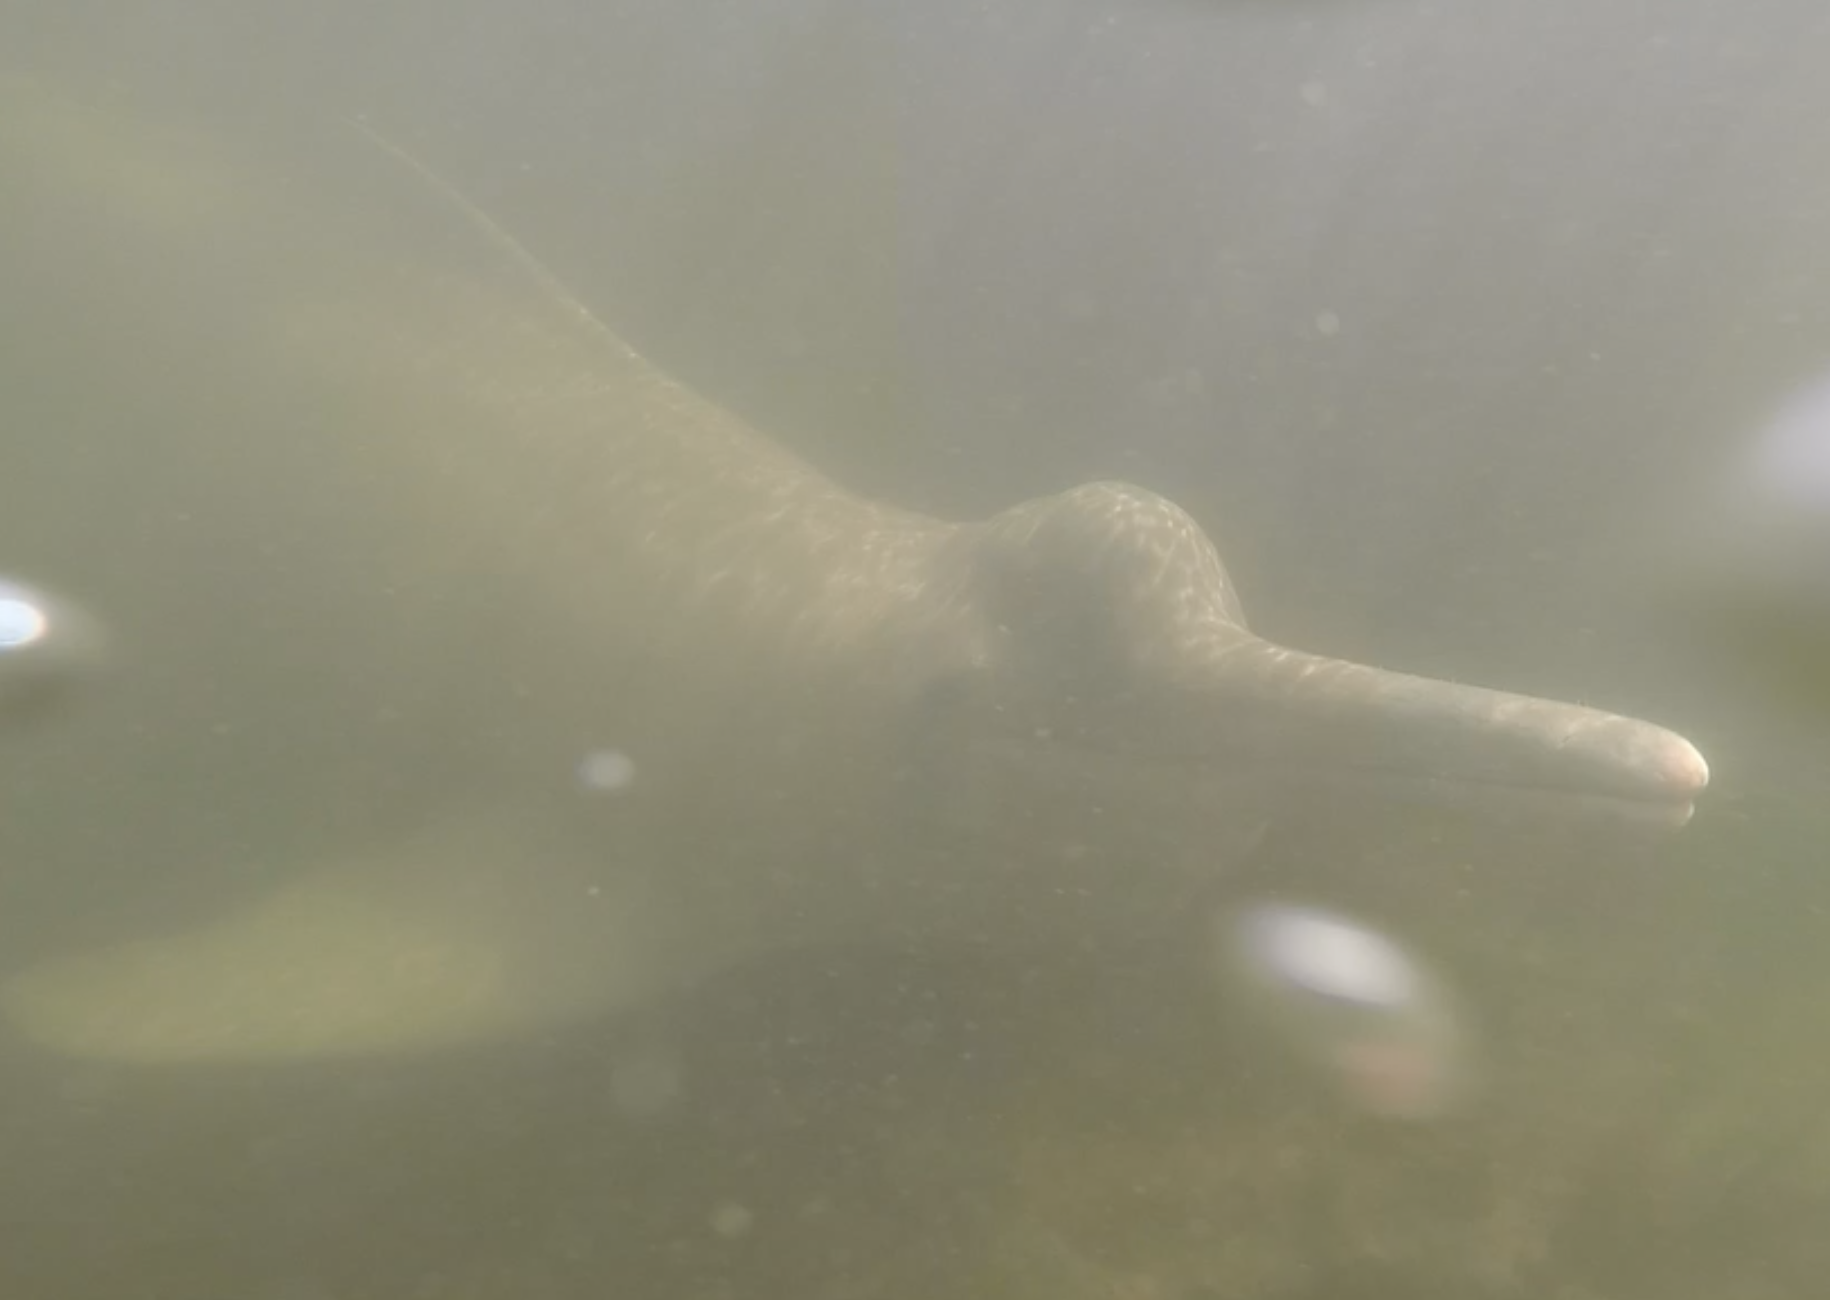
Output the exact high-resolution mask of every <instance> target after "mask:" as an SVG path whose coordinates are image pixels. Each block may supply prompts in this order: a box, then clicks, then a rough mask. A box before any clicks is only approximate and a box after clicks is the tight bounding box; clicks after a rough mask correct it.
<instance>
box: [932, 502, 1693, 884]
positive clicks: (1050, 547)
mask: <svg viewBox="0 0 1830 1300" xmlns="http://www.w3.org/2000/svg"><path fill="white" fill-rule="evenodd" d="M948 564H949V565H950V567H951V571H952V574H953V578H952V581H954V583H955V584H956V586H955V592H956V595H955V597H954V599H955V601H956V602H958V603H961V604H964V605H965V606H968V607H970V608H971V609H972V610H973V619H972V625H973V626H974V628H975V633H974V636H975V646H974V650H973V653H972V654H971V655H970V656H968V659H969V662H970V663H971V665H972V666H971V667H970V669H968V670H967V671H965V672H963V673H960V674H958V675H956V676H955V677H953V678H951V679H949V680H947V681H946V682H945V683H944V689H943V690H941V691H939V692H937V698H936V701H935V707H934V708H933V709H931V710H930V711H929V717H928V722H927V724H926V725H927V726H928V727H929V728H930V729H931V730H930V734H932V731H933V730H938V731H939V732H940V733H941V734H944V735H946V736H947V737H948V738H949V739H950V740H951V741H952V742H953V743H951V744H947V745H944V746H937V747H936V748H935V749H934V750H933V751H931V752H933V753H936V754H941V753H944V754H946V755H947V761H948V769H947V771H945V772H942V773H939V774H937V775H935V776H934V780H935V781H936V782H937V783H938V784H939V786H940V787H941V788H943V789H944V790H946V792H947V795H946V807H947V812H948V815H949V817H951V818H952V819H953V820H954V821H955V822H959V821H964V822H965V823H966V824H968V825H969V826H971V827H972V828H973V829H975V830H983V829H984V828H986V827H993V826H1002V827H1015V828H1017V830H1016V831H1015V834H1017V835H1022V836H1025V837H1034V836H1043V837H1048V836H1053V837H1055V838H1056V839H1058V840H1059V841H1060V842H1061V846H1062V847H1064V848H1067V849H1069V850H1070V851H1072V852H1075V853H1082V854H1086V855H1089V856H1103V855H1104V853H1103V852H1102V850H1103V851H1110V852H1118V853H1127V854H1135V853H1137V852H1138V851H1139V845H1140V842H1147V841H1149V840H1150V839H1151V838H1152V837H1153V836H1154V837H1155V838H1157V839H1158V840H1161V841H1164V843H1161V844H1159V845H1158V847H1160V848H1164V849H1169V850H1171V851H1174V852H1177V853H1180V854H1184V855H1186V854H1187V853H1189V852H1194V853H1195V854H1196V855H1197V856H1198V857H1201V858H1203V859H1206V860H1212V859H1214V858H1223V857H1226V856H1228V855H1229V854H1231V853H1233V852H1236V851H1238V850H1241V849H1243V848H1244V847H1246V846H1248V845H1249V844H1251V843H1252V842H1253V841H1254V838H1255V837H1256V836H1257V835H1258V834H1259V833H1261V832H1262V831H1263V829H1264V828H1265V826H1266V825H1267V823H1268V822H1270V821H1272V820H1275V819H1276V818H1277V817H1278V816H1279V815H1280V813H1286V812H1288V811H1289V810H1290V807H1291V799H1292V797H1293V796H1301V797H1302V800H1303V802H1304V803H1305V806H1307V807H1311V808H1313V806H1314V804H1313V801H1312V800H1310V798H1309V796H1314V795H1319V796H1320V797H1321V798H1322V800H1323V802H1322V804H1321V807H1322V808H1323V810H1324V815H1328V810H1332V809H1337V808H1345V807H1349V806H1352V805H1354V804H1355V803H1357V802H1359V801H1362V800H1366V799H1372V800H1376V801H1381V802H1387V801H1391V800H1394V799H1405V800H1422V801H1424V802H1426V803H1428V804H1431V805H1446V806H1452V807H1457V808H1461V809H1472V810H1474V811H1475V812H1477V813H1481V812H1485V811H1489V810H1491V811H1498V812H1506V813H1511V812H1514V811H1524V812H1526V813H1528V814H1530V815H1532V816H1538V815H1546V816H1563V815H1569V816H1575V817H1577V818H1579V819H1583V820H1587V819H1589V818H1599V819H1602V820H1605V821H1609V822H1613V821H1618V820H1625V821H1628V822H1631V823H1635V824H1637V823H1641V822H1649V823H1652V824H1654V825H1658V826H1666V827H1672V826H1681V825H1683V824H1684V823H1685V822H1686V821H1687V820H1688V819H1689V817H1690V815H1691V810H1692V803H1693V800H1694V799H1695V797H1696V796H1697V795H1698V794H1699V793H1700V792H1701V791H1702V789H1703V788H1704V787H1705V785H1706V784H1707V783H1708V779H1709V770H1708V766H1707V764H1706V763H1705V762H1704V760H1703V758H1702V756H1701V755H1700V754H1699V753H1698V752H1697V750H1696V749H1695V748H1694V747H1693V746H1692V745H1691V744H1690V743H1689V742H1688V741H1686V740H1685V739H1684V738H1682V737H1681V736H1678V735H1676V734H1674V733H1673V732H1671V731H1668V730H1666V729H1664V728H1662V727H1659V726H1655V725H1653V724H1651V723H1648V722H1642V721H1638V720H1636V719H1632V718H1627V717H1621V716H1618V715H1615V714H1611V713H1606V712H1602V711H1599V710H1596V709H1592V708H1587V707H1583V706H1580V705H1575V704H1566V703H1561V702H1557V701H1554V700H1546V699H1537V698H1532V697H1528V696H1523V695H1516V694H1509V693H1506V692H1503V691H1496V690H1488V689H1484V688H1481V687H1476V686H1468V685H1462V684H1459V683H1454V682H1447V681H1437V680H1431V679H1428V678H1423V677H1417V676H1411V675H1407V674H1404V673H1399V672H1391V671H1387V670H1384V669H1381V668H1375V667H1371V666H1368V665H1365V664H1357V663H1351V662H1347V661H1344V660H1339V659H1330V658H1327V657H1324V656H1320V655H1315V654H1308V653H1303V652H1300V651H1297V650H1292V649H1287V648H1285V647H1282V646H1279V645H1276V644H1274V643H1272V642H1270V641H1267V640H1265V639H1263V638H1262V637H1259V636H1258V635H1256V634H1255V633H1253V632H1252V631H1251V629H1250V628H1249V627H1248V625H1247V623H1246V620H1245V616H1244V612H1243V610H1242V608H1241V605H1240V602H1239V599H1238V597H1237V594H1236V593H1235V591H1234V588H1233V586H1232V583H1231V581H1230V580H1229V578H1228V576H1227V573H1226V569H1225V567H1224V565H1223V564H1222V562H1221V560H1220V557H1219V555H1218V553H1217V552H1216V550H1215V548H1214V546H1213V545H1212V543H1211V542H1210V541H1209V540H1208V538H1207V537H1206V535H1205V534H1204V533H1203V532H1202V530H1201V528H1200V527H1199V525H1198V524H1196V523H1195V521H1194V520H1193V519H1192V518H1191V517H1190V516H1189V515H1188V514H1187V513H1186V512H1184V511H1183V510H1181V509H1180V508H1178V507H1177V506H1175V505H1173V504H1172V503H1170V502H1169V501H1167V500H1164V499H1163V498H1161V497H1159V496H1157V495H1155V494H1153V493H1150V492H1148V491H1145V490H1142V489H1139V488H1135V487H1131V486H1128V485H1125V484H1116V483H1093V484H1088V485H1086V486H1083V487H1080V488H1076V489H1073V490H1071V491H1068V492H1066V493H1062V494H1060V495H1057V496H1052V497H1048V498H1043V499H1040V500H1036V501H1031V502H1028V503H1025V504H1023V505H1019V506H1016V507H1014V508H1012V509H1010V510H1007V511H1005V512H1003V513H1002V514H999V515H997V516H995V517H993V518H992V519H991V520H989V521H987V522H986V523H984V524H982V525H978V526H974V527H971V528H968V529H966V530H964V531H962V533H961V534H960V535H959V536H958V537H957V538H956V539H955V541H954V543H953V547H952V553H951V555H950V557H949V559H948ZM961 754H969V755H971V756H972V757H971V759H970V761H966V762H961V761H960V755H961ZM1171 841H1172V842H1173V843H1171Z"/></svg>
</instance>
